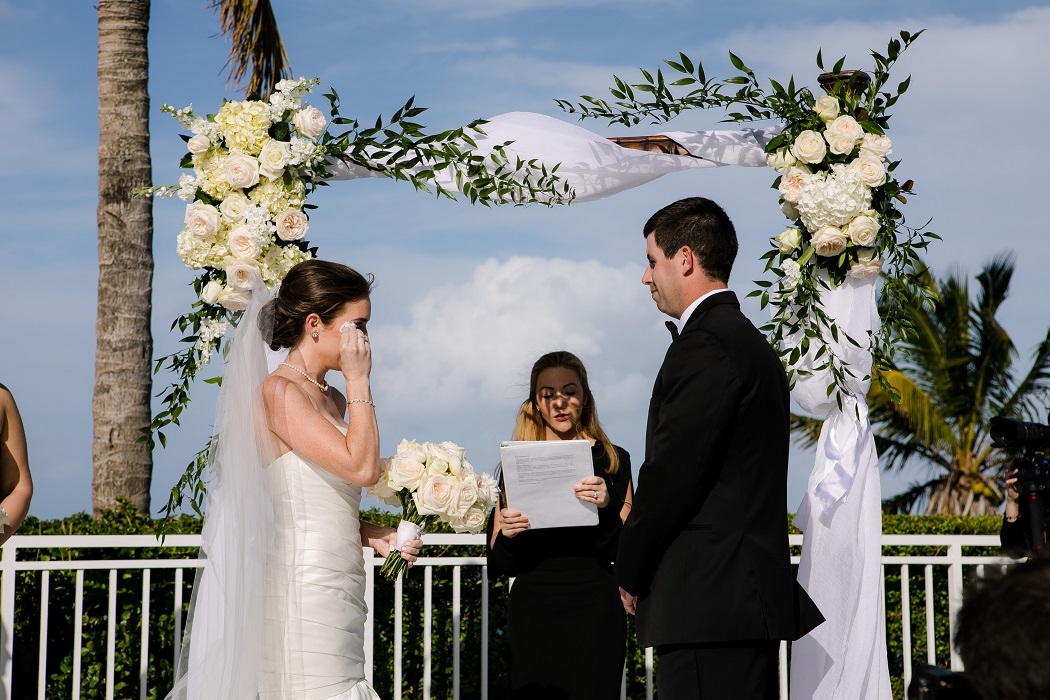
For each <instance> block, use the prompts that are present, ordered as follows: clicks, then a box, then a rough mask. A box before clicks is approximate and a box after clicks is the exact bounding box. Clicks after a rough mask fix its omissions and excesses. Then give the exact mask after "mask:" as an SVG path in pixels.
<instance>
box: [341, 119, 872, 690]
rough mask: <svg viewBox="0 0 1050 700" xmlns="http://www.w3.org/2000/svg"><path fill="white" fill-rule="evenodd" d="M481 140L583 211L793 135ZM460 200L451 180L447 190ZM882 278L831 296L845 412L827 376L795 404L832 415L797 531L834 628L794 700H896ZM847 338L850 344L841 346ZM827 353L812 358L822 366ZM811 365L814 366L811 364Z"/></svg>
mask: <svg viewBox="0 0 1050 700" xmlns="http://www.w3.org/2000/svg"><path fill="white" fill-rule="evenodd" d="M483 128H484V130H485V134H486V135H485V136H479V137H478V138H477V139H476V141H477V143H478V148H477V152H478V153H479V154H486V153H489V152H491V150H492V148H493V147H494V146H495V145H498V144H502V143H505V142H507V141H512V142H513V143H512V144H511V145H510V146H507V148H506V152H507V154H508V155H509V156H512V157H513V156H517V157H519V158H521V159H522V160H526V161H527V160H533V159H535V160H537V161H538V162H540V163H543V164H544V165H546V166H547V167H548V169H549V168H551V167H553V166H554V165H557V164H560V167H559V169H558V171H557V174H558V175H559V176H560V177H562V178H563V179H565V180H566V181H567V182H568V183H569V184H570V185H571V186H572V187H573V189H574V190H575V195H576V196H575V199H574V201H576V202H586V201H591V200H597V199H602V198H604V197H609V196H611V195H613V194H616V193H617V192H621V191H623V190H627V189H630V188H632V187H637V186H639V185H642V184H645V183H647V182H651V181H652V180H655V179H657V178H659V177H662V176H663V175H666V174H668V173H673V172H681V171H684V170H691V169H696V168H717V167H722V166H726V165H739V166H747V167H755V166H765V165H766V159H765V152H764V147H765V145H766V144H767V143H769V141H770V139H772V138H773V137H774V136H776V135H777V134H779V133H780V132H781V131H782V130H783V127H782V126H781V125H774V126H770V127H767V128H764V129H740V130H713V131H695V132H682V131H673V132H663V133H661V134H660V135H661V136H666V137H668V138H670V139H671V140H673V141H675V142H676V143H678V144H679V145H681V146H683V147H684V148H685V149H686V150H688V151H689V154H690V155H689V156H679V155H670V154H664V153H654V152H649V151H638V150H634V149H629V148H624V147H622V146H619V145H617V144H616V143H614V142H612V141H610V140H608V139H607V138H605V137H603V136H600V135H598V134H595V133H593V132H590V131H587V130H586V129H583V128H581V127H579V126H576V125H574V124H569V123H567V122H563V121H561V120H558V119H554V118H552V117H547V116H544V115H541V114H532V113H527V112H512V113H509V114H502V115H499V116H497V117H493V118H492V119H490V120H489V121H488V122H487V123H486V124H485V125H484V126H483ZM331 170H332V171H333V177H332V179H353V178H357V177H372V176H375V175H376V174H375V173H374V172H373V171H371V170H369V169H367V168H365V167H361V166H356V165H348V164H346V163H342V162H333V163H332V165H331ZM439 182H440V183H441V184H442V186H444V187H446V188H447V189H449V190H452V191H456V190H457V188H456V186H455V181H454V179H453V177H452V176H451V175H447V176H445V177H443V179H441V180H439ZM875 284H876V280H874V279H870V280H859V279H855V278H852V277H847V279H846V280H845V281H844V282H843V283H842V284H841V285H840V286H838V287H835V288H829V289H827V290H825V291H824V292H823V293H822V294H821V302H822V304H823V307H824V310H825V312H826V313H827V315H828V316H829V317H830V318H831V319H832V320H834V321H835V322H836V323H837V324H838V327H839V330H840V331H843V332H845V333H846V334H848V335H849V337H851V338H853V339H855V340H856V341H858V343H860V345H861V346H862V347H856V346H854V345H853V344H851V343H849V342H848V341H846V340H845V339H843V340H842V342H832V341H830V340H829V341H828V344H829V346H830V347H829V348H828V349H829V350H831V351H833V352H834V353H835V354H836V355H837V357H838V358H839V359H840V360H841V361H842V362H843V364H844V365H845V366H847V367H848V368H849V370H850V372H852V374H853V375H854V377H853V379H852V381H850V382H849V384H850V386H849V389H850V392H851V394H850V395H849V396H846V397H844V398H843V401H842V405H841V407H840V406H839V404H838V402H837V401H836V400H835V398H834V394H832V396H831V398H829V395H828V391H827V389H828V387H829V385H830V384H831V383H832V381H833V379H832V377H831V373H830V372H829V371H822V372H814V373H813V374H811V375H810V376H804V377H799V379H798V381H797V383H796V386H795V388H794V390H793V391H792V395H793V396H794V398H795V400H796V401H797V402H798V403H799V405H800V406H801V407H802V408H803V409H804V410H806V411H808V412H810V413H813V414H816V415H821V416H825V422H824V425H823V428H822V430H821V434H820V439H819V442H818V444H817V455H816V463H815V464H814V467H813V471H812V473H811V474H810V478H809V485H808V487H807V489H806V494H805V497H804V499H803V501H802V504H801V505H800V506H799V509H798V513H797V514H796V516H795V524H796V525H797V526H798V527H799V528H800V529H801V530H802V531H803V532H804V533H805V543H804V545H803V550H802V561H801V565H800V567H799V576H798V579H799V582H800V583H801V584H802V586H803V587H804V588H805V589H806V592H807V593H809V595H810V597H811V598H812V599H813V600H814V601H815V602H816V604H817V607H818V608H819V609H820V611H821V612H822V613H823V614H824V616H825V618H826V622H825V623H824V624H822V625H820V626H819V627H817V628H816V629H815V630H814V631H813V632H811V633H810V634H809V635H807V636H805V637H803V638H802V639H801V640H799V641H798V642H796V643H795V645H794V647H793V649H792V659H791V676H790V684H791V697H792V698H798V699H799V700H803V699H804V700H809V699H811V698H813V699H817V700H824V699H826V700H832V699H836V700H837V699H839V698H864V699H873V700H889V698H890V697H891V694H890V685H889V669H888V663H887V659H886V634H885V618H884V614H883V607H882V591H881V590H880V585H881V580H882V579H881V576H880V557H881V535H882V520H881V512H882V511H881V500H882V498H881V491H880V485H879V472H878V467H877V461H878V455H877V454H876V452H875V441H874V438H873V436H872V432H871V426H870V425H869V423H868V409H867V404H866V402H865V396H866V394H867V391H868V388H869V384H870V381H869V380H865V379H863V378H864V377H866V376H867V375H868V374H869V373H870V371H871V364H872V359H871V352H870V351H869V349H868V342H867V341H869V339H870V337H871V334H872V333H873V332H877V331H878V327H879V317H878V311H877V308H876V305H875ZM841 337H842V336H841V335H840V338H841ZM817 347H818V344H817V343H813V344H812V346H811V351H810V354H809V355H808V356H807V357H805V358H803V359H802V361H801V362H802V363H804V365H803V366H800V368H801V369H812V367H813V366H816V365H819V364H820V363H819V362H814V361H813V359H812V358H813V353H815V352H816V350H817ZM805 363H809V364H808V366H805Z"/></svg>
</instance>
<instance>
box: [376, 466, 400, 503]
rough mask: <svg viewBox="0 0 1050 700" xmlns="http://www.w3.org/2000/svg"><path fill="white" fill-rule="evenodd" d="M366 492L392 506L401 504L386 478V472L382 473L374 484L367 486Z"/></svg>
mask: <svg viewBox="0 0 1050 700" xmlns="http://www.w3.org/2000/svg"><path fill="white" fill-rule="evenodd" d="M368 493H369V494H371V495H372V496H374V497H376V498H378V499H379V500H381V501H383V502H384V503H389V504H390V505H393V506H399V505H401V502H400V501H399V500H398V498H397V493H396V492H395V491H394V488H393V487H392V486H391V485H390V482H389V481H388V480H387V475H386V474H383V476H382V477H380V479H379V481H378V482H377V483H376V484H375V486H369V487H368Z"/></svg>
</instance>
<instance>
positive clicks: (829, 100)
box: [813, 95, 839, 122]
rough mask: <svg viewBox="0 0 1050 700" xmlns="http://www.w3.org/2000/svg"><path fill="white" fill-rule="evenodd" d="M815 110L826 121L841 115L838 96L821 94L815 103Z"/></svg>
mask: <svg viewBox="0 0 1050 700" xmlns="http://www.w3.org/2000/svg"><path fill="white" fill-rule="evenodd" d="M813 111H814V112H816V113H817V116H818V117H820V118H821V119H823V120H824V121H825V122H830V121H831V120H833V119H834V118H835V117H837V116H839V101H838V98H835V97H832V96H831V95H821V96H820V97H818V98H817V101H816V103H815V104H814V105H813Z"/></svg>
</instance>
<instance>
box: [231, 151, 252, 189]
mask: <svg viewBox="0 0 1050 700" xmlns="http://www.w3.org/2000/svg"><path fill="white" fill-rule="evenodd" d="M223 169H224V170H225V171H226V180H227V181H228V182H229V183H230V186H231V187H236V188H237V189H242V190H243V189H244V188H246V187H255V186H256V185H258V184H259V161H258V160H257V159H255V158H252V157H251V156H246V155H244V154H243V153H233V154H230V157H229V158H227V159H226V162H225V163H224V164H223Z"/></svg>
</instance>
